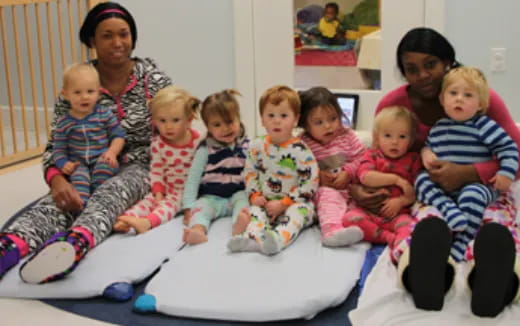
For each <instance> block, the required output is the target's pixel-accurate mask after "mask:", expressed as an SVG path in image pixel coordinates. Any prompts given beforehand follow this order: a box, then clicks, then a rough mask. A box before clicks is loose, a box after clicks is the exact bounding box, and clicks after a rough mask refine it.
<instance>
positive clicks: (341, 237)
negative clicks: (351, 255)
mask: <svg viewBox="0 0 520 326" xmlns="http://www.w3.org/2000/svg"><path fill="white" fill-rule="evenodd" d="M361 240H363V231H362V230H361V229H360V228H359V227H357V226H349V227H347V228H342V229H339V230H337V231H336V232H334V233H330V234H329V235H327V236H326V237H323V238H322V239H321V242H322V243H323V245H324V246H327V247H341V246H348V245H351V244H354V243H357V242H359V241H361Z"/></svg>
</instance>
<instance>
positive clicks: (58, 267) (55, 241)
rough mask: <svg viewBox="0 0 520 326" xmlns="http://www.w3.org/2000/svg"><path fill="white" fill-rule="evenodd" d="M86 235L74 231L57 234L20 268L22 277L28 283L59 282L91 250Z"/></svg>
mask: <svg viewBox="0 0 520 326" xmlns="http://www.w3.org/2000/svg"><path fill="white" fill-rule="evenodd" d="M89 246H90V243H89V241H88V239H87V237H86V236H85V235H83V233H80V232H76V231H73V230H70V231H67V232H60V233H56V234H55V235H54V236H52V237H51V238H50V239H49V240H47V242H45V243H44V244H43V246H42V247H41V248H40V249H39V250H38V251H37V252H36V253H35V254H34V255H33V256H32V257H31V258H30V259H29V260H28V261H27V262H25V263H24V264H23V265H22V267H21V268H20V277H21V278H22V280H23V281H24V282H27V283H33V284H37V283H47V282H51V281H55V280H59V279H62V278H64V277H65V276H67V275H68V274H70V273H71V272H72V271H74V269H76V267H77V265H78V264H79V262H80V261H81V260H82V259H83V257H84V256H85V255H86V253H87V252H88V250H89Z"/></svg>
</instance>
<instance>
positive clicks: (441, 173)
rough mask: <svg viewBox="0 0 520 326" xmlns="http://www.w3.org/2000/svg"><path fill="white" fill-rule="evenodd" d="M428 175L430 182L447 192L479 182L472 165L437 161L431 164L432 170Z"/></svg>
mask: <svg viewBox="0 0 520 326" xmlns="http://www.w3.org/2000/svg"><path fill="white" fill-rule="evenodd" d="M428 173H429V175H430V178H431V179H432V181H433V182H435V183H437V184H438V185H439V186H440V187H441V188H442V189H443V190H444V191H447V192H451V191H454V190H457V189H460V188H461V187H462V186H464V185H466V184H468V183H472V182H480V178H479V176H478V173H477V170H476V169H475V167H474V166H473V165H472V164H456V163H452V162H447V161H441V160H437V161H433V162H432V168H431V170H429V171H428Z"/></svg>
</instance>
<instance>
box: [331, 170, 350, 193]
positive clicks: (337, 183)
mask: <svg viewBox="0 0 520 326" xmlns="http://www.w3.org/2000/svg"><path fill="white" fill-rule="evenodd" d="M349 181H350V178H349V175H348V172H347V171H345V170H343V171H341V172H340V173H338V174H337V175H336V178H335V179H334V181H333V182H332V186H333V187H334V188H335V189H338V190H343V189H345V188H346V187H347V185H348V183H349Z"/></svg>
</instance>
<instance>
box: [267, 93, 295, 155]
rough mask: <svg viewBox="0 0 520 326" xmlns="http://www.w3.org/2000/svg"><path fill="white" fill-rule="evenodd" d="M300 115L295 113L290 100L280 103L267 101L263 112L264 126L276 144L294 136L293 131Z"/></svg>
mask: <svg viewBox="0 0 520 326" xmlns="http://www.w3.org/2000/svg"><path fill="white" fill-rule="evenodd" d="M298 118H299V115H296V114H294V112H293V110H292V108H291V106H290V105H289V101H287V100H284V101H282V102H280V103H279V104H278V105H274V104H272V103H267V104H266V105H265V107H264V110H263V112H262V126H263V127H264V128H265V129H266V130H267V134H268V135H269V136H270V137H271V141H272V142H273V143H274V144H276V145H281V144H282V143H284V142H286V141H288V140H289V139H291V138H292V131H293V129H294V128H295V127H296V124H297V123H298Z"/></svg>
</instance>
